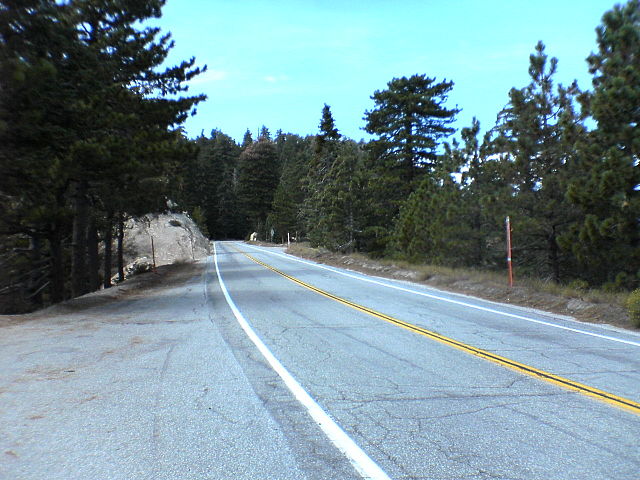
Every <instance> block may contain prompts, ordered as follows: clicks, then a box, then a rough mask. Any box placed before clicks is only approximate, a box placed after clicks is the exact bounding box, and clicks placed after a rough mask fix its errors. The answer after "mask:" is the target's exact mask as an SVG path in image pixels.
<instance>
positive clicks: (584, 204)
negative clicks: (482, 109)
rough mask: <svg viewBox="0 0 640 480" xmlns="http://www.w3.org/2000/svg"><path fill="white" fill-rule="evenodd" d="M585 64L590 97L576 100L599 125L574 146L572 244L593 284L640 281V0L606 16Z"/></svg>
mask: <svg viewBox="0 0 640 480" xmlns="http://www.w3.org/2000/svg"><path fill="white" fill-rule="evenodd" d="M596 33H597V42H598V51H597V52H594V53H592V54H591V55H590V56H589V58H588V59H587V60H588V63H589V71H590V72H591V73H592V74H593V92H591V93H589V94H587V95H584V96H583V97H582V100H583V105H584V107H585V109H586V111H587V112H588V113H589V114H590V115H591V116H592V117H593V119H594V120H595V121H596V124H597V128H596V129H595V130H594V131H593V132H591V133H590V135H589V138H588V140H587V141H586V142H580V143H579V144H578V150H579V158H580V160H581V168H582V170H583V172H588V173H585V175H583V176H582V177H581V178H579V179H577V180H576V181H575V182H574V183H573V185H572V186H571V188H570V191H569V196H570V198H571V199H572V200H573V201H574V202H575V203H576V204H577V205H579V206H580V208H581V210H582V212H583V213H584V219H583V221H582V222H581V224H579V225H578V226H577V229H578V238H577V239H576V240H577V241H574V242H573V244H572V247H573V251H574V253H575V255H576V257H577V258H578V260H579V261H580V265H581V269H582V272H583V275H585V277H586V278H587V279H588V280H589V281H590V282H592V283H595V284H600V283H604V282H612V283H613V282H615V284H616V285H617V286H619V287H627V288H633V287H637V286H638V285H639V284H640V227H639V226H638V218H640V187H639V186H638V185H640V165H639V163H640V162H639V158H640V53H639V52H640V2H639V1H638V0H630V1H628V2H627V3H626V4H623V5H617V6H615V7H614V8H613V9H612V10H610V11H608V12H607V13H605V15H604V16H603V18H602V24H601V25H600V26H599V27H598V28H597V30H596Z"/></svg>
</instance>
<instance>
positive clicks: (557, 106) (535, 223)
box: [494, 42, 584, 282]
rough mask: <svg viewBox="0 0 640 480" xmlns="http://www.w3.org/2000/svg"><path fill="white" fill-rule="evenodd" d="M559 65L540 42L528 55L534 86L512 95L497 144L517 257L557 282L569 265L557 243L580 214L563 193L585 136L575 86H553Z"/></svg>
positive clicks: (524, 266) (530, 270)
mask: <svg viewBox="0 0 640 480" xmlns="http://www.w3.org/2000/svg"><path fill="white" fill-rule="evenodd" d="M557 63H558V62H557V59H555V58H550V59H549V57H548V56H547V54H546V53H545V47H544V45H543V44H542V42H539V43H538V44H537V45H536V49H535V53H534V54H532V55H531V56H530V66H529V76H530V77H531V83H530V84H529V85H527V86H526V87H524V88H522V89H515V88H514V89H512V90H511V91H510V92H509V99H510V101H509V104H508V105H507V106H506V107H505V108H504V109H503V110H502V112H500V115H499V120H498V125H497V126H496V128H495V132H496V134H497V135H496V138H495V146H494V148H495V149H496V150H497V151H499V152H501V153H502V154H504V155H503V157H502V158H503V160H502V163H503V168H504V175H505V179H506V182H507V183H508V185H509V186H510V188H511V192H510V195H509V197H508V198H505V199H504V201H505V203H506V204H507V212H506V213H508V214H509V215H510V216H511V218H512V220H513V227H514V234H513V235H514V238H513V239H514V242H513V243H514V248H515V250H514V258H515V259H516V262H517V264H518V266H519V268H520V269H524V270H525V271H526V272H527V273H529V274H532V275H537V276H541V277H549V278H551V279H553V280H554V281H555V282H559V281H560V279H561V277H563V276H565V275H566V273H565V270H566V269H567V268H569V267H570V265H568V260H567V259H566V253H567V252H566V251H565V250H563V249H562V248H561V241H560V240H559V239H560V237H562V236H563V235H564V234H565V233H566V232H567V230H568V228H569V225H570V224H571V223H572V222H573V221H574V220H575V219H576V218H577V215H578V213H577V211H576V209H575V207H573V205H572V204H570V203H569V202H568V201H567V199H566V196H565V192H566V189H567V185H568V183H569V181H570V180H571V179H572V178H573V177H574V173H575V168H574V158H573V154H574V148H573V145H574V143H575V141H576V137H579V136H580V135H584V134H583V132H584V129H583V127H582V126H581V123H580V120H579V118H577V116H576V115H575V113H574V109H573V106H574V103H575V97H576V95H577V94H578V90H577V86H576V85H575V84H574V85H572V86H570V87H569V88H564V87H562V86H561V85H560V86H558V87H556V86H555V83H554V75H555V73H556V70H557Z"/></svg>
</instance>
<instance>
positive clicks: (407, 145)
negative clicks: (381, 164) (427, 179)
mask: <svg viewBox="0 0 640 480" xmlns="http://www.w3.org/2000/svg"><path fill="white" fill-rule="evenodd" d="M452 89H453V82H450V81H449V82H448V81H446V80H445V81H442V82H438V83H436V80H435V78H430V77H427V76H426V75H413V76H411V77H409V78H406V77H402V78H394V79H393V80H391V81H390V82H389V83H388V84H387V89H386V90H377V91H375V92H374V94H373V96H372V97H371V99H372V100H373V101H374V102H375V104H376V107H375V108H374V109H373V110H369V111H367V112H365V117H364V119H365V120H366V122H367V124H366V126H365V130H366V131H367V132H369V133H371V134H373V135H378V136H379V138H378V139H377V140H374V141H373V142H372V146H373V147H374V151H375V152H376V153H377V155H378V156H381V157H389V156H391V157H393V159H394V161H395V163H397V165H398V168H400V169H401V171H402V175H401V176H402V178H403V180H404V181H405V182H407V183H408V184H410V183H411V182H412V181H413V180H414V178H416V177H417V176H418V175H419V173H420V172H421V171H423V170H430V169H432V168H433V167H434V166H435V161H436V158H437V149H438V145H439V142H440V140H442V139H444V138H446V137H448V136H449V135H451V134H452V133H453V132H454V131H455V129H454V128H452V127H451V126H450V125H451V124H452V123H453V122H454V120H455V116H456V114H457V113H458V112H459V111H460V110H459V109H458V108H453V109H447V108H446V107H445V103H446V101H447V98H448V95H449V92H451V90H452Z"/></svg>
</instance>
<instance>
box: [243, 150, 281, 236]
mask: <svg viewBox="0 0 640 480" xmlns="http://www.w3.org/2000/svg"><path fill="white" fill-rule="evenodd" d="M278 181H279V174H278V156H277V152H276V149H275V146H274V144H273V143H272V142H271V141H270V140H267V139H266V138H261V139H260V140H258V141H257V142H256V143H254V144H252V145H250V146H248V147H247V148H246V149H245V150H244V151H243V152H242V154H241V155H240V160H239V169H238V188H237V195H238V202H239V205H240V208H241V211H242V212H243V213H244V215H245V216H246V217H247V219H248V222H249V224H248V225H249V228H250V230H251V231H257V232H260V233H261V234H262V233H263V232H264V228H265V225H266V220H267V216H268V215H269V212H270V210H271V204H272V203H273V196H274V194H275V191H276V188H277V187H278ZM261 236H262V235H261Z"/></svg>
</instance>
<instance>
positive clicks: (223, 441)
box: [0, 243, 640, 480]
mask: <svg viewBox="0 0 640 480" xmlns="http://www.w3.org/2000/svg"><path fill="white" fill-rule="evenodd" d="M243 252H245V253H247V254H249V255H250V256H252V257H253V258H254V259H255V260H257V261H258V262H263V263H264V264H266V265H268V266H270V267H271V268H272V269H269V268H267V267H266V266H265V265H261V264H259V263H257V262H256V261H254V260H253V259H252V258H250V257H248V256H247V255H245V253H243ZM273 269H275V270H277V271H274V270H273ZM287 276H288V277H289V278H287ZM296 281H297V283H296ZM313 289H316V290H313ZM318 290H319V291H318ZM368 309H371V310H368ZM372 311H373V312H372ZM390 319H391V320H390ZM393 320H397V321H398V322H405V323H403V324H402V325H398V323H394V322H393ZM433 335H436V336H437V335H440V336H441V337H438V338H435V339H434V336H433ZM443 338H444V340H443ZM449 340H451V341H455V342H461V343H459V344H456V345H452V344H451V342H449ZM474 349H475V350H474ZM478 349H480V350H478ZM483 355H484V356H483ZM487 355H488V356H492V355H493V356H495V358H489V359H488V358H487ZM504 361H507V362H513V364H514V365H516V366H517V368H514V367H513V366H511V367H509V366H505V363H504ZM501 362H502V363H501ZM0 365H1V366H2V368H1V370H0V478H2V479H5V478H6V479H40V478H48V479H67V478H68V479H102V478H105V479H107V478H108V479H142V478H144V479H147V478H148V479H152V478H153V479H156V478H162V479H174V478H175V479H177V478H180V479H201V478H212V479H213V478H216V479H351V478H353V479H357V478H363V477H364V478H367V477H368V478H377V479H384V478H393V479H409V478H411V479H465V478H468V479H522V480H525V479H526V480H532V479H544V480H553V479H572V480H573V479H629V480H631V479H633V480H638V478H640V409H638V408H637V407H638V406H640V405H638V403H639V402H640V335H637V334H634V333H632V332H625V331H621V330H618V329H612V328H607V327H602V326H597V325H586V324H581V323H578V322H574V321H571V320H569V319H560V318H555V317H553V316H551V315H544V314H540V313H539V312H533V311H527V310H524V309H519V308H515V307H507V306H503V305H497V304H494V303H490V302H484V301H480V300H475V299H472V298H469V297H463V296H459V295H453V294H446V293H443V292H440V291H436V290H432V289H428V288H426V287H422V286H417V285H412V284H408V283H402V282H394V281H390V280H383V279H376V278H371V277H366V276H363V275H360V274H355V273H353V272H346V271H344V270H338V269H333V268H328V267H322V266H317V265H312V264H309V262H304V261H300V260H298V259H294V258H291V257H287V256H285V255H282V254H281V252H280V251H279V250H277V249H262V248H256V247H252V246H248V245H245V244H241V243H217V245H216V255H215V258H214V257H212V258H210V259H208V260H207V262H202V263H200V264H198V265H197V266H196V269H195V270H194V271H193V273H192V274H191V275H190V276H189V277H188V278H186V279H185V280H184V281H176V282H174V283H173V284H171V285H167V286H165V287H164V288H161V289H157V290H155V291H153V292H152V293H150V294H146V295H132V296H129V297H127V298H126V299H124V300H121V301H117V302H111V303H108V304H105V305H97V306H95V307H92V308H90V309H86V310H82V311H78V312H73V313H67V314H64V315H62V314H60V315H58V316H55V317H42V318H40V319H38V318H35V319H33V320H31V321H29V322H27V323H23V324H19V325H13V326H6V327H2V328H0ZM521 366H523V367H524V368H525V369H524V370H523V369H522V368H521ZM527 369H528V370H527ZM542 374H545V375H546V374H550V375H551V374H552V375H554V376H560V377H561V379H563V381H564V379H566V380H567V381H568V382H569V384H568V386H561V385H559V384H558V381H557V377H551V378H550V379H549V378H547V379H544V378H542V377H543V376H544V375H542ZM582 386H584V387H585V388H586V389H587V393H588V392H591V393H588V394H585V392H584V391H583V392H582V393H581V392H579V391H577V390H576V389H578V390H579V389H580V388H582ZM594 392H595V393H594ZM597 392H602V395H601V394H599V393H597ZM625 402H627V404H626V405H625Z"/></svg>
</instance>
